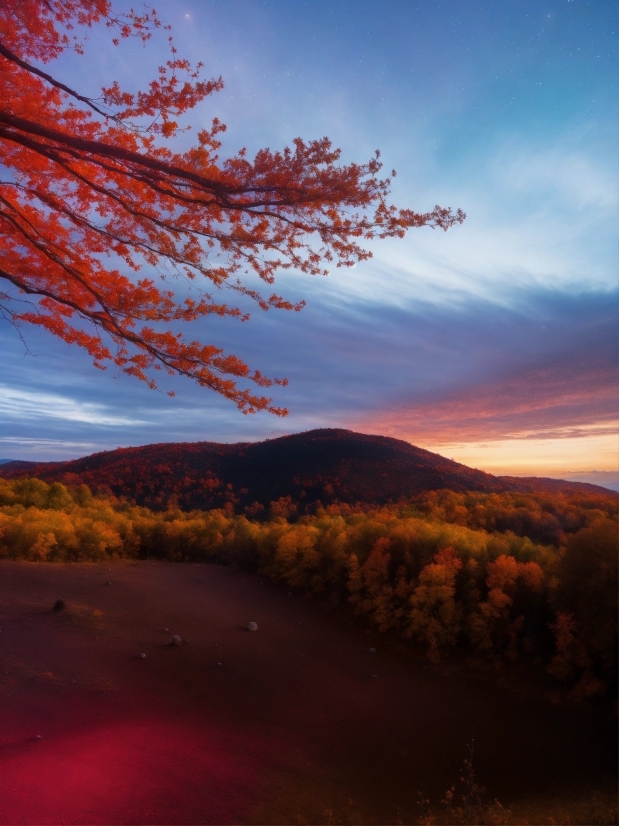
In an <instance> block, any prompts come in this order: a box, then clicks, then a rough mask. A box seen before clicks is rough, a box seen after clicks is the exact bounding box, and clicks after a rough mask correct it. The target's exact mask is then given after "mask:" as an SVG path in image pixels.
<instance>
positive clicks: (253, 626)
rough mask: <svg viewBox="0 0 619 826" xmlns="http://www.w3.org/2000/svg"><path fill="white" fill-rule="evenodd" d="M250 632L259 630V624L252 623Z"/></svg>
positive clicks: (248, 627)
mask: <svg viewBox="0 0 619 826" xmlns="http://www.w3.org/2000/svg"><path fill="white" fill-rule="evenodd" d="M247 630H248V631H257V630H258V623H257V622H250V623H249V625H248V626H247Z"/></svg>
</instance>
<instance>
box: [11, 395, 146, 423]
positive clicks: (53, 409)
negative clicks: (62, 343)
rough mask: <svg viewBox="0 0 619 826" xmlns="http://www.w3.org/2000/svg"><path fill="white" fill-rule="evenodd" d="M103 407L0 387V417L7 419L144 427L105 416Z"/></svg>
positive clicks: (117, 416) (137, 421)
mask: <svg viewBox="0 0 619 826" xmlns="http://www.w3.org/2000/svg"><path fill="white" fill-rule="evenodd" d="M108 410H109V408H106V406H105V405H102V404H93V403H90V402H84V401H77V400H76V399H74V398H69V397H67V396H60V395H58V394H56V393H49V392H44V391H37V392H32V391H30V390H20V389H16V388H14V387H8V386H7V385H0V413H1V414H2V415H3V416H4V418H5V420H6V419H9V420H11V419H13V420H16V421H22V420H24V419H30V420H32V419H38V420H41V419H42V420H45V419H61V420H63V421H65V422H78V423H80V424H90V425H103V426H107V427H121V426H123V425H136V424H138V425H139V424H144V423H145V422H140V421H139V420H135V419H131V418H128V417H126V416H120V415H117V414H111V413H109V412H107V411H108Z"/></svg>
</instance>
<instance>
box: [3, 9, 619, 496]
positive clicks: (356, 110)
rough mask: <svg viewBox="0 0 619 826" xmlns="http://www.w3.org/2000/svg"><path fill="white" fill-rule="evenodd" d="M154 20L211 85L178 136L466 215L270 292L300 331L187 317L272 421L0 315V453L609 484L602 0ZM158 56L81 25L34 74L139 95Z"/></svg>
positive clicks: (236, 12)
mask: <svg viewBox="0 0 619 826" xmlns="http://www.w3.org/2000/svg"><path fill="white" fill-rule="evenodd" d="M115 5H116V6H117V7H119V8H122V4H118V3H117V4H115ZM155 7H156V8H157V11H158V12H159V14H160V16H161V17H162V18H164V19H165V21H167V22H169V23H171V24H172V26H173V35H174V38H175V42H176V46H177V48H178V50H179V54H181V55H182V56H186V57H188V58H189V59H191V60H192V61H194V62H197V61H199V60H202V61H203V62H204V64H205V73H206V74H207V75H208V76H215V77H216V76H218V75H220V74H221V75H222V76H223V79H224V82H225V88H224V90H223V91H222V92H220V93H218V94H217V95H215V96H214V97H211V98H209V99H208V100H207V101H205V102H204V103H203V104H202V105H201V106H200V107H199V108H198V109H197V110H195V111H194V112H193V113H192V115H191V118H190V122H192V123H193V124H194V126H195V128H196V129H197V128H201V127H203V126H207V125H209V124H210V122H211V120H212V118H213V117H218V118H220V119H221V120H222V121H223V122H224V123H226V124H227V125H228V131H227V133H226V135H225V136H224V150H225V151H227V153H229V154H232V153H234V152H235V151H236V150H238V149H239V148H240V147H242V146H246V147H247V149H248V152H249V153H250V154H251V153H252V152H254V151H255V150H257V149H259V148H261V147H263V146H269V147H271V148H273V149H279V148H282V147H283V146H284V145H286V144H289V143H290V141H291V140H292V139H293V138H294V137H296V136H301V137H303V138H306V139H311V138H320V137H322V136H324V135H328V136H329V137H330V138H331V139H332V140H333V142H334V144H335V145H337V146H339V147H341V149H342V159H343V161H345V162H350V161H359V162H361V161H365V160H367V159H368V158H369V157H370V156H371V155H372V153H373V152H374V150H375V149H377V148H379V149H380V150H381V155H382V158H383V160H384V162H385V167H386V169H387V170H391V168H392V167H395V169H396V170H397V173H398V175H397V178H396V179H395V181H394V186H393V201H394V202H395V203H396V204H398V205H399V206H403V207H404V206H406V207H411V208H413V209H415V210H417V211H420V212H425V211H428V210H431V209H432V207H434V205H435V204H440V205H441V206H451V207H453V208H456V207H461V208H462V209H463V210H464V211H465V212H466V213H467V216H468V217H467V220H466V221H465V222H464V224H462V225H461V226H457V227H455V228H453V229H452V230H450V231H449V232H448V233H446V234H445V233H443V232H441V231H432V230H430V229H421V230H412V231H411V232H409V234H408V236H407V237H406V239H405V240H389V241H382V242H378V241H377V242H374V243H373V244H372V250H373V253H374V257H373V259H371V260H370V261H369V262H366V263H363V264H359V265H357V266H356V267H355V268H354V269H352V270H334V271H333V272H332V273H331V275H330V276H329V277H328V278H316V277H314V278H312V277H309V276H303V275H300V274H295V273H292V272H287V273H284V274H282V275H281V277H280V278H279V280H278V282H277V289H278V291H279V292H281V293H282V294H283V295H284V296H285V297H286V298H289V299H290V300H298V299H300V298H305V299H306V301H307V306H306V308H305V309H304V310H303V311H302V312H301V313H286V312H281V311H279V312H278V311H274V310H272V311H270V312H269V313H263V312H262V311H260V310H258V309H256V310H255V311H254V312H253V314H252V319H251V320H250V321H249V322H248V323H246V324H240V323H238V322H235V321H234V320H226V321H223V320H215V321H214V320H213V319H212V318H209V319H207V320H202V321H200V322H196V323H195V324H194V325H193V326H194V328H195V329H193V330H191V331H190V332H191V336H190V337H191V338H200V339H201V340H203V341H204V342H206V343H215V344H217V345H219V346H223V347H225V348H226V349H227V350H229V351H231V352H235V353H237V354H238V355H240V356H241V357H243V358H245V359H246V360H247V361H248V362H249V363H250V364H251V366H252V367H255V368H258V369H260V370H261V371H263V372H264V373H266V374H267V375H271V376H287V377H288V379H289V381H290V384H289V386H288V387H287V388H285V389H279V390H277V392H276V393H275V394H274V398H275V400H276V402H277V403H278V404H282V405H285V406H286V407H288V408H289V410H290V415H289V416H288V417H287V418H285V419H278V418H275V417H273V416H271V415H269V414H266V413H261V414H258V415H256V416H243V415H242V414H241V413H239V412H238V411H237V410H236V408H235V407H234V406H233V405H232V403H230V402H226V401H224V400H223V399H221V398H219V397H218V396H215V395H214V394H213V393H212V392H210V391H208V390H205V389H201V388H198V387H196V386H195V385H193V384H191V383H190V382H188V381H183V380H181V379H178V380H170V381H169V382H168V383H165V384H164V389H166V390H167V389H172V390H174V392H175V393H176V397H175V398H173V399H170V398H169V397H168V396H166V395H165V393H156V392H153V391H150V390H149V389H148V388H147V387H146V386H145V385H143V384H140V383H139V382H136V381H135V380H130V379H128V378H126V377H123V376H119V375H117V374H115V373H114V371H113V369H109V370H107V371H105V372H101V371H99V370H96V369H95V368H94V367H93V366H92V364H91V362H90V360H89V358H88V357H87V356H86V355H85V354H83V353H82V352H80V351H78V350H77V349H75V348H71V347H69V346H68V345H65V344H63V343H61V342H59V341H56V340H55V339H52V338H50V337H48V336H47V335H46V334H44V333H42V332H39V331H36V330H29V329H26V328H24V329H23V330H22V331H21V333H22V335H23V340H21V339H20V337H19V335H18V334H17V333H16V331H15V330H14V329H13V328H12V327H11V326H10V325H9V324H8V323H6V322H0V345H1V347H2V352H3V354H4V356H3V359H2V361H1V363H0V421H2V427H1V429H0V458H13V459H40V460H50V459H64V458H73V457H77V456H83V455H86V454H89V453H93V452H95V451H100V450H107V449H111V448H115V447H117V446H120V445H122V446H127V445H139V444H148V443H153V442H166V441H195V440H209V441H226V442H236V441H253V440H257V439H263V438H267V437H273V436H276V435H280V434H285V433H294V432H298V431H301V430H308V429H311V428H315V427H344V428H350V429H353V430H357V431H361V432H364V433H377V434H383V435H387V436H394V437H397V438H401V439H406V440H408V441H410V442H412V443H413V444H416V445H419V446H421V447H425V448H428V449H430V450H433V451H436V452H437V453H441V454H442V455H444V456H448V457H450V458H453V459H456V460H457V461H460V462H463V463H465V464H467V465H470V466H472V467H477V468H481V469H483V470H486V471H489V472H491V473H503V474H509V473H517V474H530V475H549V476H559V477H561V476H563V477H565V478H572V477H571V475H570V474H578V473H580V474H582V473H584V472H587V471H593V470H596V471H605V472H607V473H608V474H611V473H614V474H617V471H618V469H619V466H618V461H619V459H618V437H617V419H618V410H617V408H618V405H617V360H618V349H617V345H618V337H617V333H618V326H619V325H618V308H619V288H618V278H617V275H618V241H617V226H618V217H619V215H618V186H617V180H618V178H617V174H618V170H617V143H618V138H619V135H618V132H619V129H618V123H619V118H618V112H617V101H618V96H617V72H616V67H617V31H618V28H617V26H618V21H617V5H616V3H615V2H611V0H595V1H594V2H585V0H550V1H549V2H545V1H544V0H517V2H516V0H481V2H473V1H472V0H463V1H462V2H455V0H434V2H431V3H430V2H421V1H420V2H409V0H342V1H341V2H338V1H337V0H307V1H306V2H303V0H193V1H192V2H191V1H190V2H184V3H183V2H174V3H172V2H170V0H164V1H163V2H160V3H158V4H155ZM164 42H165V40H164V39H163V38H160V39H157V38H155V39H154V40H153V41H152V42H151V43H150V44H149V45H147V46H146V48H143V47H142V46H141V45H138V44H137V43H123V44H121V46H120V47H119V48H118V49H115V48H114V47H113V46H111V45H110V43H109V37H108V34H107V33H106V31H105V30H104V29H102V30H100V31H97V30H94V31H93V32H92V34H91V36H90V40H89V44H88V48H87V51H86V56H85V57H82V58H79V57H77V56H69V57H65V58H63V59H62V60H61V61H57V62H56V63H55V64H51V65H49V66H48V67H47V71H50V72H51V73H52V74H54V75H55V76H56V77H58V78H59V79H61V80H63V81H65V82H67V83H69V84H70V85H71V86H73V87H74V88H78V89H79V90H80V91H81V92H83V93H85V94H88V95H90V96H92V97H96V96H97V94H98V90H99V89H100V87H101V86H102V85H104V84H106V85H109V84H110V83H111V81H112V80H113V79H116V78H117V79H119V80H120V81H121V83H122V85H126V86H129V87H140V86H145V85H146V84H147V82H148V80H149V79H150V78H151V77H152V76H153V75H154V73H155V71H156V67H157V65H158V64H159V63H160V62H162V60H163V59H165V51H164V45H163V44H164ZM191 134H192V133H189V134H185V135H184V136H183V137H182V138H180V139H179V141H180V143H181V144H182V145H183V146H186V145H188V144H189V142H190V140H191ZM194 134H195V132H194ZM222 154H225V152H222ZM600 478H602V477H600ZM607 478H608V480H610V479H611V476H610V475H609V476H608V477H607Z"/></svg>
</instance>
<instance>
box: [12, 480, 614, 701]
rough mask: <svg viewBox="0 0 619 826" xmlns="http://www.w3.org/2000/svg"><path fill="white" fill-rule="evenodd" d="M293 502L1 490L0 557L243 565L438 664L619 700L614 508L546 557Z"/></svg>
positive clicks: (428, 525)
mask: <svg viewBox="0 0 619 826" xmlns="http://www.w3.org/2000/svg"><path fill="white" fill-rule="evenodd" d="M448 493H450V492H445V494H448ZM486 496H487V495H486ZM487 498H490V497H488V496H487ZM525 501H526V500H525V499H521V501H520V506H521V507H523V506H524V502H525ZM529 502H530V505H531V509H532V510H535V507H536V501H535V497H533V496H531V495H530V498H529ZM289 504H290V503H289V502H276V503H273V505H272V506H271V507H270V508H269V509H267V510H268V513H269V514H270V515H269V517H268V518H264V515H263V518H262V519H260V520H256V519H252V518H249V517H248V515H245V514H234V512H233V507H232V505H231V504H230V503H228V506H227V507H226V508H222V509H213V510H210V511H190V512H183V511H181V510H178V509H177V508H169V509H168V510H166V511H158V512H155V511H151V510H148V509H146V508H142V507H138V506H136V505H131V504H129V503H127V502H123V501H121V500H118V499H116V498H115V497H112V496H108V497H93V496H92V493H91V492H90V490H89V488H88V487H86V486H85V485H81V486H76V487H74V488H67V487H66V486H64V485H62V484H60V483H58V482H54V483H52V484H51V485H48V484H46V483H45V482H43V481H41V480H38V479H28V478H25V479H14V480H4V479H0V557H5V558H17V559H28V560H31V561H33V562H36V561H50V562H53V561H66V562H69V561H93V562H97V561H99V562H102V561H110V560H114V559H117V560H118V559H123V558H134V559H137V558H145V557H146V558H162V559H168V560H174V561H189V560H191V561H213V562H218V563H224V564H228V565H234V566H239V567H243V568H245V569H248V570H250V571H255V572H260V573H261V575H263V576H269V577H272V578H273V579H274V580H276V581H279V582H282V583H285V585H286V587H288V588H295V589H298V590H299V591H300V592H301V593H304V594H316V595H318V596H320V597H321V598H322V599H325V600H327V601H328V603H330V604H331V605H332V606H334V607H335V606H340V607H343V608H349V609H351V610H352V611H353V612H354V613H356V614H358V615H359V617H361V618H362V619H363V621H365V622H369V623H371V624H372V625H374V626H375V627H376V628H378V629H379V630H380V631H382V632H384V633H389V634H393V635H396V636H400V637H402V638H404V639H407V640H410V641H411V643H412V644H414V645H418V646H420V647H421V648H422V649H423V650H425V651H426V652H427V654H428V656H429V657H430V658H431V659H432V660H435V661H436V660H439V659H441V658H445V657H447V656H448V655H449V652H451V651H454V650H461V651H466V652H469V654H470V655H472V656H474V657H479V658H482V660H485V659H487V658H489V659H490V660H493V661H494V662H495V663H498V662H500V661H502V660H503V661H510V660H516V659H523V660H525V661H526V660H532V661H535V662H537V663H539V664H541V663H544V664H545V666H546V668H547V670H548V672H549V674H550V675H552V676H553V677H554V678H556V679H557V680H558V681H559V682H560V683H562V684H563V685H564V686H566V687H569V688H570V690H571V691H572V693H573V694H574V696H577V697H591V696H596V695H599V694H603V693H605V692H610V693H611V694H612V692H613V691H614V690H616V687H617V516H616V500H615V503H614V504H615V511H614V512H613V511H612V508H611V506H610V502H609V504H608V510H607V511H606V512H605V511H604V510H603V509H602V508H599V507H595V505H599V504H600V502H599V501H598V502H596V501H589V502H586V501H585V500H580V502H578V503H572V506H571V513H572V515H574V514H575V515H577V516H578V517H579V520H578V522H574V523H573V532H571V533H570V534H569V535H564V536H563V538H562V539H561V541H560V542H559V543H557V544H545V545H542V544H539V543H538V542H534V541H532V540H531V539H530V538H528V537H527V536H517V535H516V534H514V533H513V532H512V531H510V530H503V531H496V530H492V531H489V530H487V529H484V528H481V527H478V526H477V527H474V528H473V527H469V526H465V525H462V524H457V523H454V522H446V521H445V520H444V519H442V518H440V517H439V515H438V514H437V513H432V512H429V513H422V512H420V511H419V510H416V509H415V508H414V507H412V506H406V507H405V506H402V507H394V506H391V507H382V508H381V507H374V508H361V507H359V508H354V507H351V506H347V505H332V506H330V507H328V508H319V509H317V510H316V512H315V513H314V514H313V515H305V516H299V514H298V512H295V511H294V510H291V509H290V507H289ZM559 504H560V506H562V505H561V503H559ZM579 525H584V526H585V527H579Z"/></svg>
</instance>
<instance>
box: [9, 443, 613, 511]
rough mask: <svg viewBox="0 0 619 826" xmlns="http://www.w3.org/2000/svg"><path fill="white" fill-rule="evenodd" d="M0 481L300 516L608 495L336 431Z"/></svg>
mask: <svg viewBox="0 0 619 826" xmlns="http://www.w3.org/2000/svg"><path fill="white" fill-rule="evenodd" d="M0 475H2V476H4V477H7V478H15V477H18V476H36V477H38V478H40V479H44V480H46V481H61V482H63V483H65V484H69V485H76V484H82V483H84V484H87V485H88V486H89V487H90V488H91V489H92V490H94V491H108V490H109V491H111V492H112V493H114V494H115V495H116V496H123V497H126V498H128V499H129V500H132V501H135V502H136V503H137V504H140V505H146V506H149V507H154V508H162V507H166V506H168V505H169V504H176V505H178V506H179V507H181V508H182V509H187V510H188V509H191V508H213V507H221V506H223V505H225V504H226V503H228V502H229V503H231V504H232V505H233V506H234V508H235V510H237V511H240V510H243V509H244V508H247V507H251V506H252V505H254V503H258V505H263V506H267V505H268V504H269V503H270V502H276V501H277V500H279V499H281V498H282V497H284V498H285V497H290V499H291V501H292V502H293V503H295V504H297V505H299V506H300V509H302V510H303V509H305V507H306V506H311V505H313V504H314V503H315V502H317V501H320V502H322V504H323V505H327V504H330V503H332V502H335V501H339V502H345V503H350V504H354V503H357V502H363V503H368V504H379V505H380V504H386V503H389V502H394V503H395V502H398V501H399V500H401V499H402V497H404V498H406V499H409V498H410V497H413V496H416V495H418V494H420V493H423V492H425V491H432V490H443V489H447V490H452V491H455V492H463V491H467V490H468V491H480V492H486V493H493V492H496V493H501V492H507V491H523V492H545V493H560V492H565V493H567V492H574V493H576V492H577V491H580V492H582V493H586V492H589V493H605V494H609V491H607V490H606V489H604V488H600V487H597V486H595V485H588V484H583V483H577V482H562V481H558V480H555V479H536V478H528V479H520V478H517V477H498V476H492V475H490V474H488V473H483V472H482V471H479V470H474V469H472V468H469V467H466V466H465V465H461V464H458V463H457V462H453V461H451V460H449V459H445V458H444V457H442V456H439V455H438V454H436V453H430V452H429V451H427V450H422V449H421V448H418V447H414V446H413V445H411V444H409V443H408V442H404V441H401V440H399V439H391V438H388V437H385V436H367V435H364V434H361V433H354V432H352V431H350V430H337V429H323V430H311V431H308V432H306V433H297V434H294V435H292V436H282V437H280V438H277V439H270V440H267V441H264V442H254V443H249V442H241V443H238V444H219V443H215V442H182V443H168V444H156V445H145V446H143V447H131V448H119V449H118V450H112V451H107V452H104V453H95V454H93V455H92V456H86V457H84V458H82V459H76V460H74V461H70V462H53V463H52V462H46V463H35V462H21V461H20V462H9V463H7V464H4V465H2V466H0ZM609 495H612V494H609Z"/></svg>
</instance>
